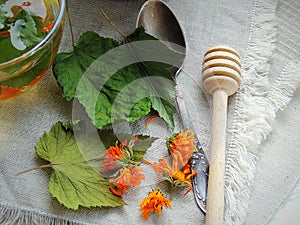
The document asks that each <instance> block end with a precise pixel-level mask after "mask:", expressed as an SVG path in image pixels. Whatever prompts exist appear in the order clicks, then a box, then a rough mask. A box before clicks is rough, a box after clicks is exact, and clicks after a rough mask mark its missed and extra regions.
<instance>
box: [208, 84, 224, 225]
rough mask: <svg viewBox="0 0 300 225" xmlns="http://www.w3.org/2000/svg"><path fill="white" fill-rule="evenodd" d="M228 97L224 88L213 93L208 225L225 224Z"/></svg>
mask: <svg viewBox="0 0 300 225" xmlns="http://www.w3.org/2000/svg"><path fill="white" fill-rule="evenodd" d="M227 99H228V94H227V93H226V92H225V91H224V90H222V89H220V90H216V91H215V92H214V93H213V115H212V128H211V129H212V130H211V157H210V169H209V170H210V173H209V179H208V187H209V188H208V193H207V214H206V224H207V225H220V224H223V210H224V172H225V146H226V120H227Z"/></svg>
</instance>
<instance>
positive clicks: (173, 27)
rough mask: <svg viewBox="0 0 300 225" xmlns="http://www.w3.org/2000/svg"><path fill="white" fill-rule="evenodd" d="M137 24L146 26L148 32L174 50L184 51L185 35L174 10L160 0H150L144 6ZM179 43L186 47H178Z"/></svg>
mask: <svg viewBox="0 0 300 225" xmlns="http://www.w3.org/2000/svg"><path fill="white" fill-rule="evenodd" d="M136 26H137V27H139V26H142V27H144V29H145V30H146V32H147V33H149V34H150V35H152V36H154V37H156V38H157V39H159V40H160V41H163V42H165V43H166V45H167V46H168V47H170V48H171V49H173V50H176V51H179V52H182V51H184V50H183V49H185V39H184V35H183V32H182V29H181V27H180V25H179V23H178V21H177V19H176V17H175V16H174V13H173V11H172V10H171V9H170V8H169V7H168V6H167V5H166V4H165V3H163V2H161V1H159V0H149V1H147V2H146V3H145V4H144V5H143V6H142V8H141V10H140V12H139V14H138V18H137V23H136ZM172 43H174V44H175V45H172ZM178 45H179V46H182V47H184V48H178ZM176 46H177V47H176ZM182 53H185V52H182Z"/></svg>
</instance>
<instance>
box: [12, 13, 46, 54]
mask: <svg viewBox="0 0 300 225" xmlns="http://www.w3.org/2000/svg"><path fill="white" fill-rule="evenodd" d="M10 36H11V42H12V44H13V45H14V47H15V48H16V49H19V50H25V49H26V48H31V47H33V46H34V45H36V44H37V43H38V42H40V41H41V40H42V39H43V37H44V33H43V32H42V24H41V22H40V21H39V20H38V18H37V17H36V16H34V15H31V14H30V12H28V11H26V10H22V11H21V12H20V13H18V15H17V16H16V18H15V22H14V25H13V26H12V27H11V28H10Z"/></svg>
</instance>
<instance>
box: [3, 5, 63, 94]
mask: <svg viewBox="0 0 300 225" xmlns="http://www.w3.org/2000/svg"><path fill="white" fill-rule="evenodd" d="M10 1H11V2H13V3H18V4H21V5H20V6H19V5H18V6H16V9H17V10H18V7H21V9H23V8H26V7H33V5H31V4H34V3H36V2H40V3H44V4H45V5H44V6H45V12H46V14H45V15H46V16H47V19H48V18H49V20H52V22H51V21H47V23H48V25H45V26H43V27H42V30H43V32H46V34H45V36H44V37H43V39H42V40H41V41H39V42H38V43H37V44H36V45H35V46H34V47H32V48H30V49H29V50H28V51H25V52H23V53H22V54H21V55H19V56H17V57H15V58H12V59H9V60H7V61H4V62H1V61H0V100H5V99H9V98H11V97H14V96H17V95H19V94H20V93H22V92H24V91H25V90H26V89H27V88H28V87H30V86H33V85H34V84H36V83H37V82H38V81H39V80H40V79H41V78H42V77H43V75H44V74H45V73H46V72H47V70H48V69H49V68H50V67H51V65H52V63H53V60H54V58H55V55H56V53H57V50H58V47H59V44H60V41H61V37H62V32H63V27H64V17H65V8H66V0H32V2H29V1H28V2H24V1H20V0H8V1H6V3H5V4H8V3H9V2H10ZM4 2H5V1H4ZM21 2H23V3H21ZM2 6H4V5H2ZM22 7H23V8H22ZM16 9H14V10H16ZM26 10H27V9H26ZM2 12H3V10H2ZM0 13H1V8H0ZM6 14H7V13H6ZM49 15H50V16H49ZM0 16H1V15H0ZM45 20H46V19H44V20H43V21H45ZM23 21H24V20H23ZM15 23H16V22H15ZM0 25H1V24H0ZM21 25H22V24H21ZM14 26H15V27H17V25H15V24H14ZM0 28H1V27H0ZM2 28H3V24H2ZM0 31H1V29H0ZM2 33H3V35H2V37H1V36H0V42H1V41H3V40H4V38H5V37H7V34H5V33H4V32H2ZM6 33H7V32H6ZM0 34H1V33H0ZM5 35H6V36H5ZM10 35H11V36H12V32H11V31H10ZM1 38H2V39H1ZM10 38H11V39H12V37H10ZM6 41H8V40H6ZM11 42H13V41H12V40H11ZM21 44H22V43H21ZM2 46H4V47H5V45H2ZM3 51H4V50H3ZM3 51H2V49H1V44H0V55H1V54H6V55H2V56H3V57H2V58H5V57H7V58H9V53H8V52H5V51H4V52H3ZM0 58H1V57H0Z"/></svg>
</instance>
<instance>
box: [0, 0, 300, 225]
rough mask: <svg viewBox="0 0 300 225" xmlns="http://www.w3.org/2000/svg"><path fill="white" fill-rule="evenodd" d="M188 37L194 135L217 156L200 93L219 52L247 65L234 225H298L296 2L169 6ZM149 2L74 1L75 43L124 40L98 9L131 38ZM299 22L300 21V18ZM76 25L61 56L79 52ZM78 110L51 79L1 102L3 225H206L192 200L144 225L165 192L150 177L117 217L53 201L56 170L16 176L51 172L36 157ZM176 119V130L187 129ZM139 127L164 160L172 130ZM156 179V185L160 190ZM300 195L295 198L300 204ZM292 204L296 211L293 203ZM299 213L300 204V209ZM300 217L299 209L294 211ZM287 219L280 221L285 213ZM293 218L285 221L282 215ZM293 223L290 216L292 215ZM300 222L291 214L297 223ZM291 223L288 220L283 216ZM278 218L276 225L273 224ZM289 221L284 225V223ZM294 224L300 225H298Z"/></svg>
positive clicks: (237, 118) (177, 201)
mask: <svg viewBox="0 0 300 225" xmlns="http://www.w3.org/2000/svg"><path fill="white" fill-rule="evenodd" d="M165 2H167V4H169V6H170V7H171V9H172V10H173V12H174V14H175V15H176V17H177V18H178V20H179V23H180V25H181V27H182V29H183V31H184V35H185V38H186V49H187V54H186V59H185V62H184V67H183V71H182V73H181V74H180V76H179V79H178V83H179V85H180V88H181V89H182V90H185V92H184V96H183V97H184V100H185V102H186V104H187V106H188V110H189V112H190V114H191V115H192V120H193V124H194V126H195V131H196V133H197V134H198V136H200V137H201V140H202V142H203V146H204V149H205V150H206V151H207V153H208V155H209V146H210V117H211V107H210V106H211V96H209V95H207V94H206V93H205V91H204V90H203V87H202V85H201V63H202V59H203V54H204V52H205V51H206V50H207V49H209V48H210V47H213V46H215V45H219V44H225V45H229V46H231V47H233V48H235V49H236V50H237V51H238V52H239V53H240V55H241V59H242V62H243V80H242V84H241V88H240V90H239V92H238V94H237V95H235V96H232V97H231V98H230V100H229V111H228V137H227V139H228V144H227V155H226V157H227V162H226V177H225V181H226V187H225V192H226V196H225V200H226V209H225V224H231V225H232V224H251V225H253V224H257V225H261V224H267V223H268V222H269V223H270V224H276V221H277V224H279V222H278V221H280V224H289V225H291V224H296V223H297V222H295V221H299V220H297V219H294V220H293V219H292V218H296V216H298V217H299V215H295V214H294V213H293V210H287V208H288V206H287V207H283V205H286V204H285V203H286V201H285V200H287V199H299V198H296V197H295V198H294V197H293V196H295V195H296V194H297V193H299V183H300V182H299V176H300V173H299V171H300V164H299V161H300V151H299V149H300V136H299V135H298V134H299V133H300V126H299V122H300V117H299V115H300V114H299V110H300V91H299V89H297V87H298V83H299V81H300V67H299V63H300V46H299V44H300V18H299V17H298V16H297V15H299V11H300V2H299V1H297V0H294V1H293V0H287V1H285V0H251V1H243V2H241V1H239V0H230V1H229V0H222V1H217V0H213V1H209V2H207V1H204V0H190V1H188V2H186V1H185V2H183V1H176V0H166V1H165ZM143 3H144V0H136V1H130V0H109V1H107V0H106V1H105V0H87V1H84V2H82V1H79V0H69V10H70V16H71V18H72V22H73V31H74V37H75V41H77V40H78V38H79V37H80V35H81V34H82V33H83V32H85V31H88V30H92V31H95V32H97V33H99V34H100V35H102V36H107V37H112V38H115V39H118V40H121V37H120V36H119V34H118V33H117V32H116V31H115V30H114V29H113V28H112V27H111V26H110V25H109V24H108V22H107V21H106V20H105V19H104V17H103V15H102V14H101V12H100V10H99V7H100V6H101V7H103V9H104V10H105V11H106V12H107V14H108V15H109V16H110V18H111V20H112V21H114V22H115V23H116V25H117V26H118V27H119V29H121V30H122V31H123V32H124V33H126V34H130V33H131V32H132V31H133V30H134V28H135V20H136V18H137V15H138V12H139V9H140V7H141V6H142V4H143ZM297 13H298V14H297ZM70 42H71V36H70V31H69V24H68V21H66V23H65V30H64V33H63V38H62V42H61V45H60V50H59V51H60V52H63V51H70V50H71V43H70ZM72 110H74V108H73V102H72V101H70V102H68V101H66V100H65V99H64V98H63V97H62V91H61V89H60V87H59V86H58V85H57V83H56V80H55V78H54V77H53V74H52V72H51V71H49V72H48V73H47V74H46V75H45V76H44V77H43V79H42V80H41V81H40V82H39V83H38V84H37V85H36V86H34V87H32V88H30V89H29V90H28V91H26V92H25V93H23V94H22V95H20V96H18V97H16V98H13V99H10V100H7V101H2V102H0V115H1V117H0V143H1V150H0V171H1V173H0V199H1V200H0V224H53V223H54V224H66V223H67V221H69V222H70V224H72V223H73V224H113V223H114V224H117V223H118V224H141V223H143V224H172V225H173V224H182V223H183V222H184V223H186V224H204V223H205V217H204V215H203V214H202V213H201V212H200V211H199V209H198V207H197V205H196V203H195V201H194V199H193V195H192V194H189V195H187V196H185V197H183V196H182V195H181V194H180V193H176V198H174V200H173V208H172V209H168V210H163V212H162V214H161V216H160V217H159V218H158V217H156V216H151V217H150V219H149V220H148V221H144V220H143V219H142V218H141V216H140V212H139V210H138V206H137V204H138V202H139V201H140V199H141V198H142V196H144V195H145V194H146V193H148V192H149V191H150V190H151V188H154V187H156V186H157V184H156V183H155V182H153V179H154V177H155V174H152V177H151V175H150V178H149V180H146V181H145V182H144V183H143V185H142V186H141V187H138V188H136V189H131V190H129V191H128V193H127V194H126V195H125V196H124V200H125V201H126V202H127V203H128V204H127V205H126V206H124V207H121V208H117V209H107V208H101V209H100V208H91V209H83V208H80V209H79V210H78V211H76V212H74V211H72V210H68V209H66V208H64V207H63V206H61V205H60V204H59V203H58V202H57V201H56V199H54V198H52V197H51V196H50V194H49V193H48V181H49V176H50V173H51V171H50V170H37V171H33V172H31V173H27V174H24V175H21V176H16V173H18V172H19V171H22V170H24V169H28V168H32V167H35V166H37V165H39V164H42V163H43V161H42V160H40V159H38V157H37V156H36V155H35V152H34V146H35V144H36V143H37V141H38V140H39V137H40V136H41V135H42V134H43V132H45V131H49V130H50V128H51V126H52V125H53V124H54V123H55V122H57V121H66V120H71V119H72V112H73V111H72ZM175 119H176V128H175V130H179V129H180V121H178V118H177V117H175ZM144 122H145V118H143V119H142V120H141V121H139V122H138V123H136V124H134V125H133V127H134V129H136V130H137V131H138V132H140V133H144V134H151V135H153V136H155V137H159V139H158V140H157V141H156V142H155V143H154V145H153V146H152V147H151V148H150V149H149V150H148V152H147V155H146V156H147V157H149V158H151V159H154V160H155V159H157V158H158V157H159V156H160V155H161V154H162V153H161V151H162V150H161V148H162V147H161V146H163V145H164V137H166V136H168V135H170V134H171V130H170V129H169V128H168V127H167V126H166V125H165V124H164V123H163V122H162V121H161V120H154V121H153V122H152V123H151V125H150V127H149V128H145V127H143V126H142V125H141V124H143V123H144ZM151 179H152V180H151ZM295 193H296V194H295ZM288 202H291V201H288ZM298 204H299V201H298ZM291 205H292V206H291V209H295V201H293V203H292V204H291ZM280 210H281V211H280ZM281 212H284V213H281ZM286 212H287V213H288V214H287V213H286ZM290 213H292V214H290ZM282 214H285V215H286V214H287V215H288V217H284V216H282ZM271 218H273V220H272V222H270V221H271ZM282 218H288V219H285V221H284V222H282V220H281V219H282ZM293 221H294V223H293Z"/></svg>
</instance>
